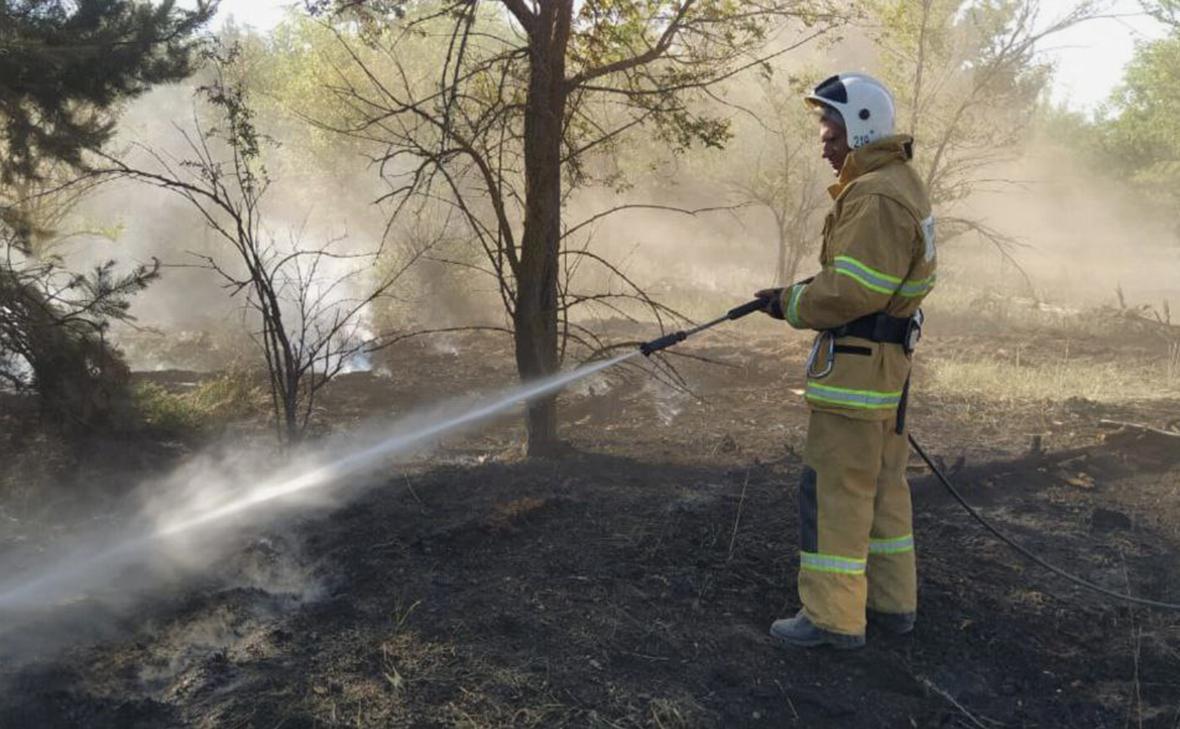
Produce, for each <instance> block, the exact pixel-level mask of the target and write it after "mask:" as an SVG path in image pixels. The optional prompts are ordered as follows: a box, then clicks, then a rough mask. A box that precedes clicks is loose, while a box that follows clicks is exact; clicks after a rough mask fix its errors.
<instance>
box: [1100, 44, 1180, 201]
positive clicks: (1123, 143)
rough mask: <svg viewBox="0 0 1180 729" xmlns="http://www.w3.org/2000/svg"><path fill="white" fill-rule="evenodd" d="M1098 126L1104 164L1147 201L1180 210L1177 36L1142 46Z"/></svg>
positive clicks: (1179, 51) (1179, 48)
mask: <svg viewBox="0 0 1180 729" xmlns="http://www.w3.org/2000/svg"><path fill="white" fill-rule="evenodd" d="M1107 111H1108V114H1110V116H1108V118H1106V119H1105V120H1102V121H1100V122H1099V124H1098V127H1099V129H1100V131H1101V134H1102V137H1103V145H1104V147H1103V150H1102V158H1103V162H1104V163H1105V165H1107V167H1108V169H1109V170H1113V171H1115V172H1116V174H1119V175H1120V176H1122V177H1124V178H1125V179H1127V180H1129V181H1131V182H1133V183H1134V184H1135V185H1137V186H1138V187H1139V189H1140V190H1141V191H1142V192H1143V193H1144V194H1145V195H1146V196H1147V197H1148V198H1150V199H1152V200H1154V201H1156V202H1159V203H1161V204H1164V205H1168V206H1170V207H1171V208H1172V210H1173V211H1174V210H1175V205H1177V204H1180V30H1178V31H1177V32H1174V33H1172V34H1171V35H1170V36H1169V37H1167V38H1164V39H1161V40H1157V41H1153V42H1151V43H1145V44H1143V45H1141V46H1139V48H1138V49H1137V50H1136V52H1135V56H1134V58H1133V59H1132V61H1131V63H1130V64H1129V65H1128V66H1127V70H1126V72H1125V75H1124V79H1123V84H1122V86H1121V87H1120V88H1119V89H1118V90H1117V91H1116V92H1115V94H1114V96H1113V98H1112V99H1111V103H1110V107H1109V109H1108V110H1107Z"/></svg>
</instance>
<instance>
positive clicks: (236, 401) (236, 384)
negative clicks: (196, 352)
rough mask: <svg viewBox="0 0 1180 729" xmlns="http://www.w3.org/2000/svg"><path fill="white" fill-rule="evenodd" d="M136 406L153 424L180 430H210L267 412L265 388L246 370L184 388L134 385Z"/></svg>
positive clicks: (183, 431)
mask: <svg viewBox="0 0 1180 729" xmlns="http://www.w3.org/2000/svg"><path fill="white" fill-rule="evenodd" d="M135 403H136V408H137V410H138V412H139V414H140V417H141V418H142V419H143V422H144V423H145V424H147V425H148V426H150V427H153V428H159V429H161V430H168V431H172V432H178V433H208V432H215V431H219V430H222V429H224V428H225V427H226V426H227V425H230V424H231V423H234V422H239V421H242V420H248V419H251V418H255V417H257V416H259V415H260V414H264V413H266V412H268V407H269V402H268V399H267V395H266V392H265V391H264V390H263V388H262V387H260V386H259V385H258V384H257V382H256V381H255V378H253V377H251V376H250V375H249V373H246V372H229V373H226V374H223V375H220V376H218V377H216V378H213V379H210V380H206V381H204V382H201V383H200V384H198V385H197V386H196V387H194V388H192V389H191V390H188V391H185V392H173V391H171V390H169V389H167V388H165V387H163V386H161V385H158V384H156V383H154V382H144V383H140V384H138V385H137V386H136V387H135Z"/></svg>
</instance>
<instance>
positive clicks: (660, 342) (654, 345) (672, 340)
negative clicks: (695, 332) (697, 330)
mask: <svg viewBox="0 0 1180 729" xmlns="http://www.w3.org/2000/svg"><path fill="white" fill-rule="evenodd" d="M685 339H688V333H687V332H672V333H671V334H665V335H664V336H662V337H660V338H659V339H653V340H652V341H650V342H648V343H646V344H641V345H640V346H639V351H640V352H643V356H644V357H650V356H651V355H652V353H654V352H658V351H660V350H661V349H667V348H668V347H671V346H672V345H674V344H680V343H681V342H683V341H684V340H685Z"/></svg>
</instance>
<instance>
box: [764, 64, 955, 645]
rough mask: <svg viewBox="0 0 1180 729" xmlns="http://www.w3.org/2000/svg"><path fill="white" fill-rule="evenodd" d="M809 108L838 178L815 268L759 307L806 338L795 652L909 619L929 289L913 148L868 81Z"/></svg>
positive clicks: (841, 78)
mask: <svg viewBox="0 0 1180 729" xmlns="http://www.w3.org/2000/svg"><path fill="white" fill-rule="evenodd" d="M806 101H807V103H808V104H809V105H810V106H812V107H814V108H815V109H816V111H817V112H818V113H819V127H820V140H821V142H822V144H823V157H824V159H826V160H827V161H828V162H829V163H830V164H831V165H832V168H833V169H834V170H835V172H836V175H837V181H836V183H835V184H834V185H832V186H831V187H829V188H828V192H829V193H830V195H831V197H832V200H833V203H832V209H831V211H830V212H829V213H828V215H827V219H826V220H825V222H824V229H823V247H822V250H821V253H820V263H821V265H822V267H823V268H822V270H821V271H820V273H818V274H817V275H816V276H815V277H814V278H812V279H808V280H806V281H802V282H799V283H796V284H794V285H792V286H789V287H787V288H785V289H766V290H763V291H759V292H758V293H757V294H756V295H757V296H758V297H759V298H762V299H764V300H765V302H766V307H765V311H766V312H767V313H768V314H770V315H771V316H773V317H775V318H779V319H785V320H786V322H787V323H788V324H790V325H791V326H792V327H794V328H796V329H811V330H816V331H817V334H816V338H815V343H814V345H813V347H812V350H811V356H810V358H809V360H808V363H807V384H806V390H805V395H804V397H805V399H806V401H807V403H808V406H809V410H810V419H809V423H808V430H807V443H806V446H805V450H804V472H803V477H802V481H801V484H800V488H799V522H800V524H799V533H800V542H801V544H800V564H799V599H800V602H801V603H802V606H803V607H802V609H801V610H800V611H799V613H798V615H796V616H795V617H793V618H786V619H782V620H776V621H775V622H774V624H773V625H772V626H771V628H770V633H771V635H772V636H773V637H774V638H776V639H778V640H779V641H781V642H783V643H785V644H788V645H793V646H804V647H812V646H822V645H831V646H834V647H836V648H859V647H861V646H863V645H864V643H865V637H864V636H865V625H866V621H867V622H872V623H874V624H875V625H877V626H879V627H880V628H882V629H884V630H887V631H889V632H892V633H897V634H904V633H908V632H910V631H911V630H912V629H913V626H914V619H915V616H916V613H917V607H918V595H917V571H916V564H915V560H914V537H913V532H912V519H913V516H912V511H911V505H910V491H909V485H908V484H907V483H906V479H905V469H906V461H907V458H908V450H907V446H906V438H905V435H904V432H905V424H904V418H905V401H906V399H907V395H908V391H909V375H910V365H911V358H912V357H911V355H912V353H913V347H914V345H915V344H916V343H917V339H918V337H919V336H920V331H921V312H920V310H919V306H920V304H921V303H922V299H923V298H924V297H925V296H926V295H927V294H928V293H930V290H931V289H932V288H933V286H934V269H935V247H934V218H933V216H932V215H931V210H930V201H929V199H928V196H927V193H926V189H925V186H924V185H923V183H922V181H921V179H920V178H919V177H918V175H917V174H916V173H915V171H914V169H913V168H912V166H911V164H910V161H911V159H912V157H913V139H912V138H911V137H909V136H905V135H897V134H894V132H893V125H894V121H893V116H894V107H893V98H892V96H891V95H890V93H889V91H888V90H887V89H886V88H885V87H884V86H883V85H882V84H881V83H880V82H879V81H877V80H875V79H873V78H871V77H869V76H866V75H864V74H859V73H847V74H840V75H838V76H833V77H831V78H829V79H827V80H826V81H824V82H823V83H821V84H820V85H819V86H817V87H816V88H815V90H814V92H813V93H811V94H810V95H808V96H807V97H806Z"/></svg>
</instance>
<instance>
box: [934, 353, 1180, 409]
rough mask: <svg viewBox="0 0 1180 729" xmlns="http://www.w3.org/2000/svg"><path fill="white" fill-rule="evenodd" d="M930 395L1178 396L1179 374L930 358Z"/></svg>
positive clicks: (1154, 367)
mask: <svg viewBox="0 0 1180 729" xmlns="http://www.w3.org/2000/svg"><path fill="white" fill-rule="evenodd" d="M929 372H930V379H929V381H928V382H927V383H926V384H925V385H924V387H925V388H926V389H928V390H929V391H930V392H932V393H936V394H939V395H943V396H948V397H957V398H968V399H977V400H985V401H989V402H997V403H1012V402H1024V403H1027V402H1030V401H1035V402H1043V401H1061V400H1067V399H1069V398H1074V397H1076V398H1085V399H1086V400H1091V401H1093V402H1104V403H1118V402H1126V401H1128V400H1139V401H1143V400H1164V399H1174V398H1180V377H1177V376H1176V375H1175V373H1174V372H1170V371H1169V368H1168V365H1167V363H1166V362H1162V361H1157V362H1090V361H1086V360H1068V359H1065V358H1062V359H1060V360H1056V361H1050V362H1045V363H1037V364H1028V363H1024V362H1021V361H1019V359H1018V358H1010V359H975V360H958V359H951V358H939V359H932V360H931V361H930V362H929Z"/></svg>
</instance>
